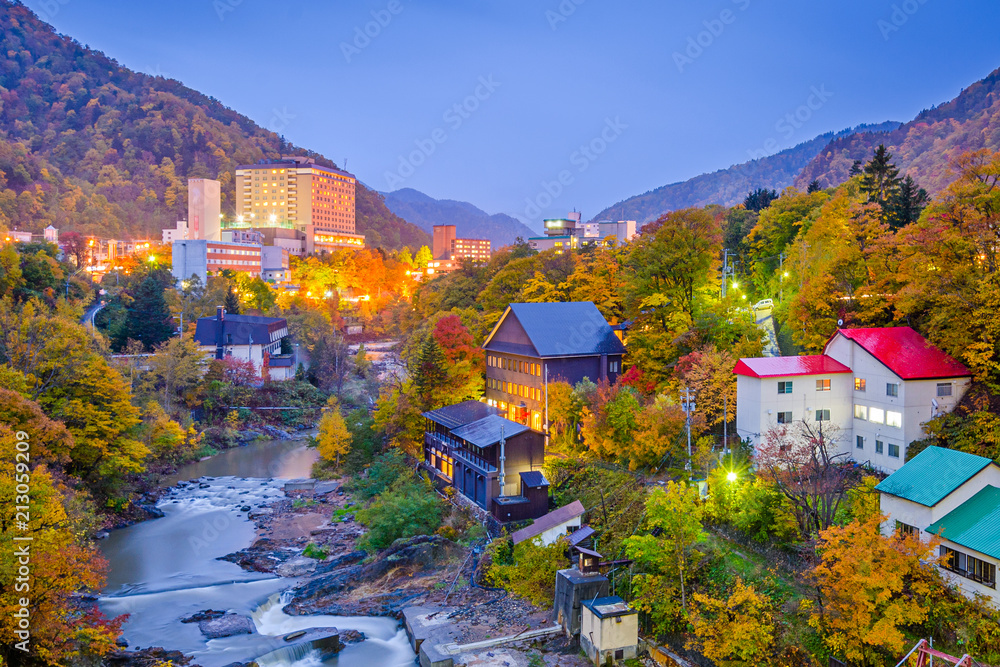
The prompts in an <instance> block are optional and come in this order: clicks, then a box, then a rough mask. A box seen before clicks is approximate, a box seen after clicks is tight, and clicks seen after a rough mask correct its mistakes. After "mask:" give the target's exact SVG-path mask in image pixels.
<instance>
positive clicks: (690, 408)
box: [681, 387, 694, 471]
mask: <svg viewBox="0 0 1000 667" xmlns="http://www.w3.org/2000/svg"><path fill="white" fill-rule="evenodd" d="M681 409H682V410H684V415H685V420H684V421H685V424H686V425H687V445H688V461H687V465H686V466H685V467H684V469H685V470H688V471H690V470H691V469H692V465H691V413H692V412H694V398H693V397H692V396H691V390H690V389H689V388H687V387H684V394H683V396H682V398H681Z"/></svg>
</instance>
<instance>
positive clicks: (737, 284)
mask: <svg viewBox="0 0 1000 667" xmlns="http://www.w3.org/2000/svg"><path fill="white" fill-rule="evenodd" d="M739 288H740V284H739V283H738V282H736V281H735V280H734V281H733V289H739Z"/></svg>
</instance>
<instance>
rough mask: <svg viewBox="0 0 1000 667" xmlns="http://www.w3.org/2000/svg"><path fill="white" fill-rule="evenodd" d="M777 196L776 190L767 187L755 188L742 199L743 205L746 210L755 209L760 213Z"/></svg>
mask: <svg viewBox="0 0 1000 667" xmlns="http://www.w3.org/2000/svg"><path fill="white" fill-rule="evenodd" d="M777 198H778V193H777V191H776V190H768V189H767V188H757V189H756V190H753V191H752V192H750V193H749V194H748V195H747V196H746V199H744V200H743V207H744V208H746V210H748V211H756V212H757V213H760V212H761V211H763V210H764V209H765V208H767V207H768V206H770V205H771V202H773V201H774V200H775V199H777Z"/></svg>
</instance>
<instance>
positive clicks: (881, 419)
mask: <svg viewBox="0 0 1000 667" xmlns="http://www.w3.org/2000/svg"><path fill="white" fill-rule="evenodd" d="M868 421H870V422H871V423H873V424H884V423H885V410H883V409H882V408H868Z"/></svg>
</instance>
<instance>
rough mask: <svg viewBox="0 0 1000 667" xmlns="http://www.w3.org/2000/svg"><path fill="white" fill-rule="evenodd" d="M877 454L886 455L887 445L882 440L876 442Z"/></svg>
mask: <svg viewBox="0 0 1000 667" xmlns="http://www.w3.org/2000/svg"><path fill="white" fill-rule="evenodd" d="M875 453H876V454H884V453H885V443H884V442H882V441H881V440H876V441H875Z"/></svg>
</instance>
